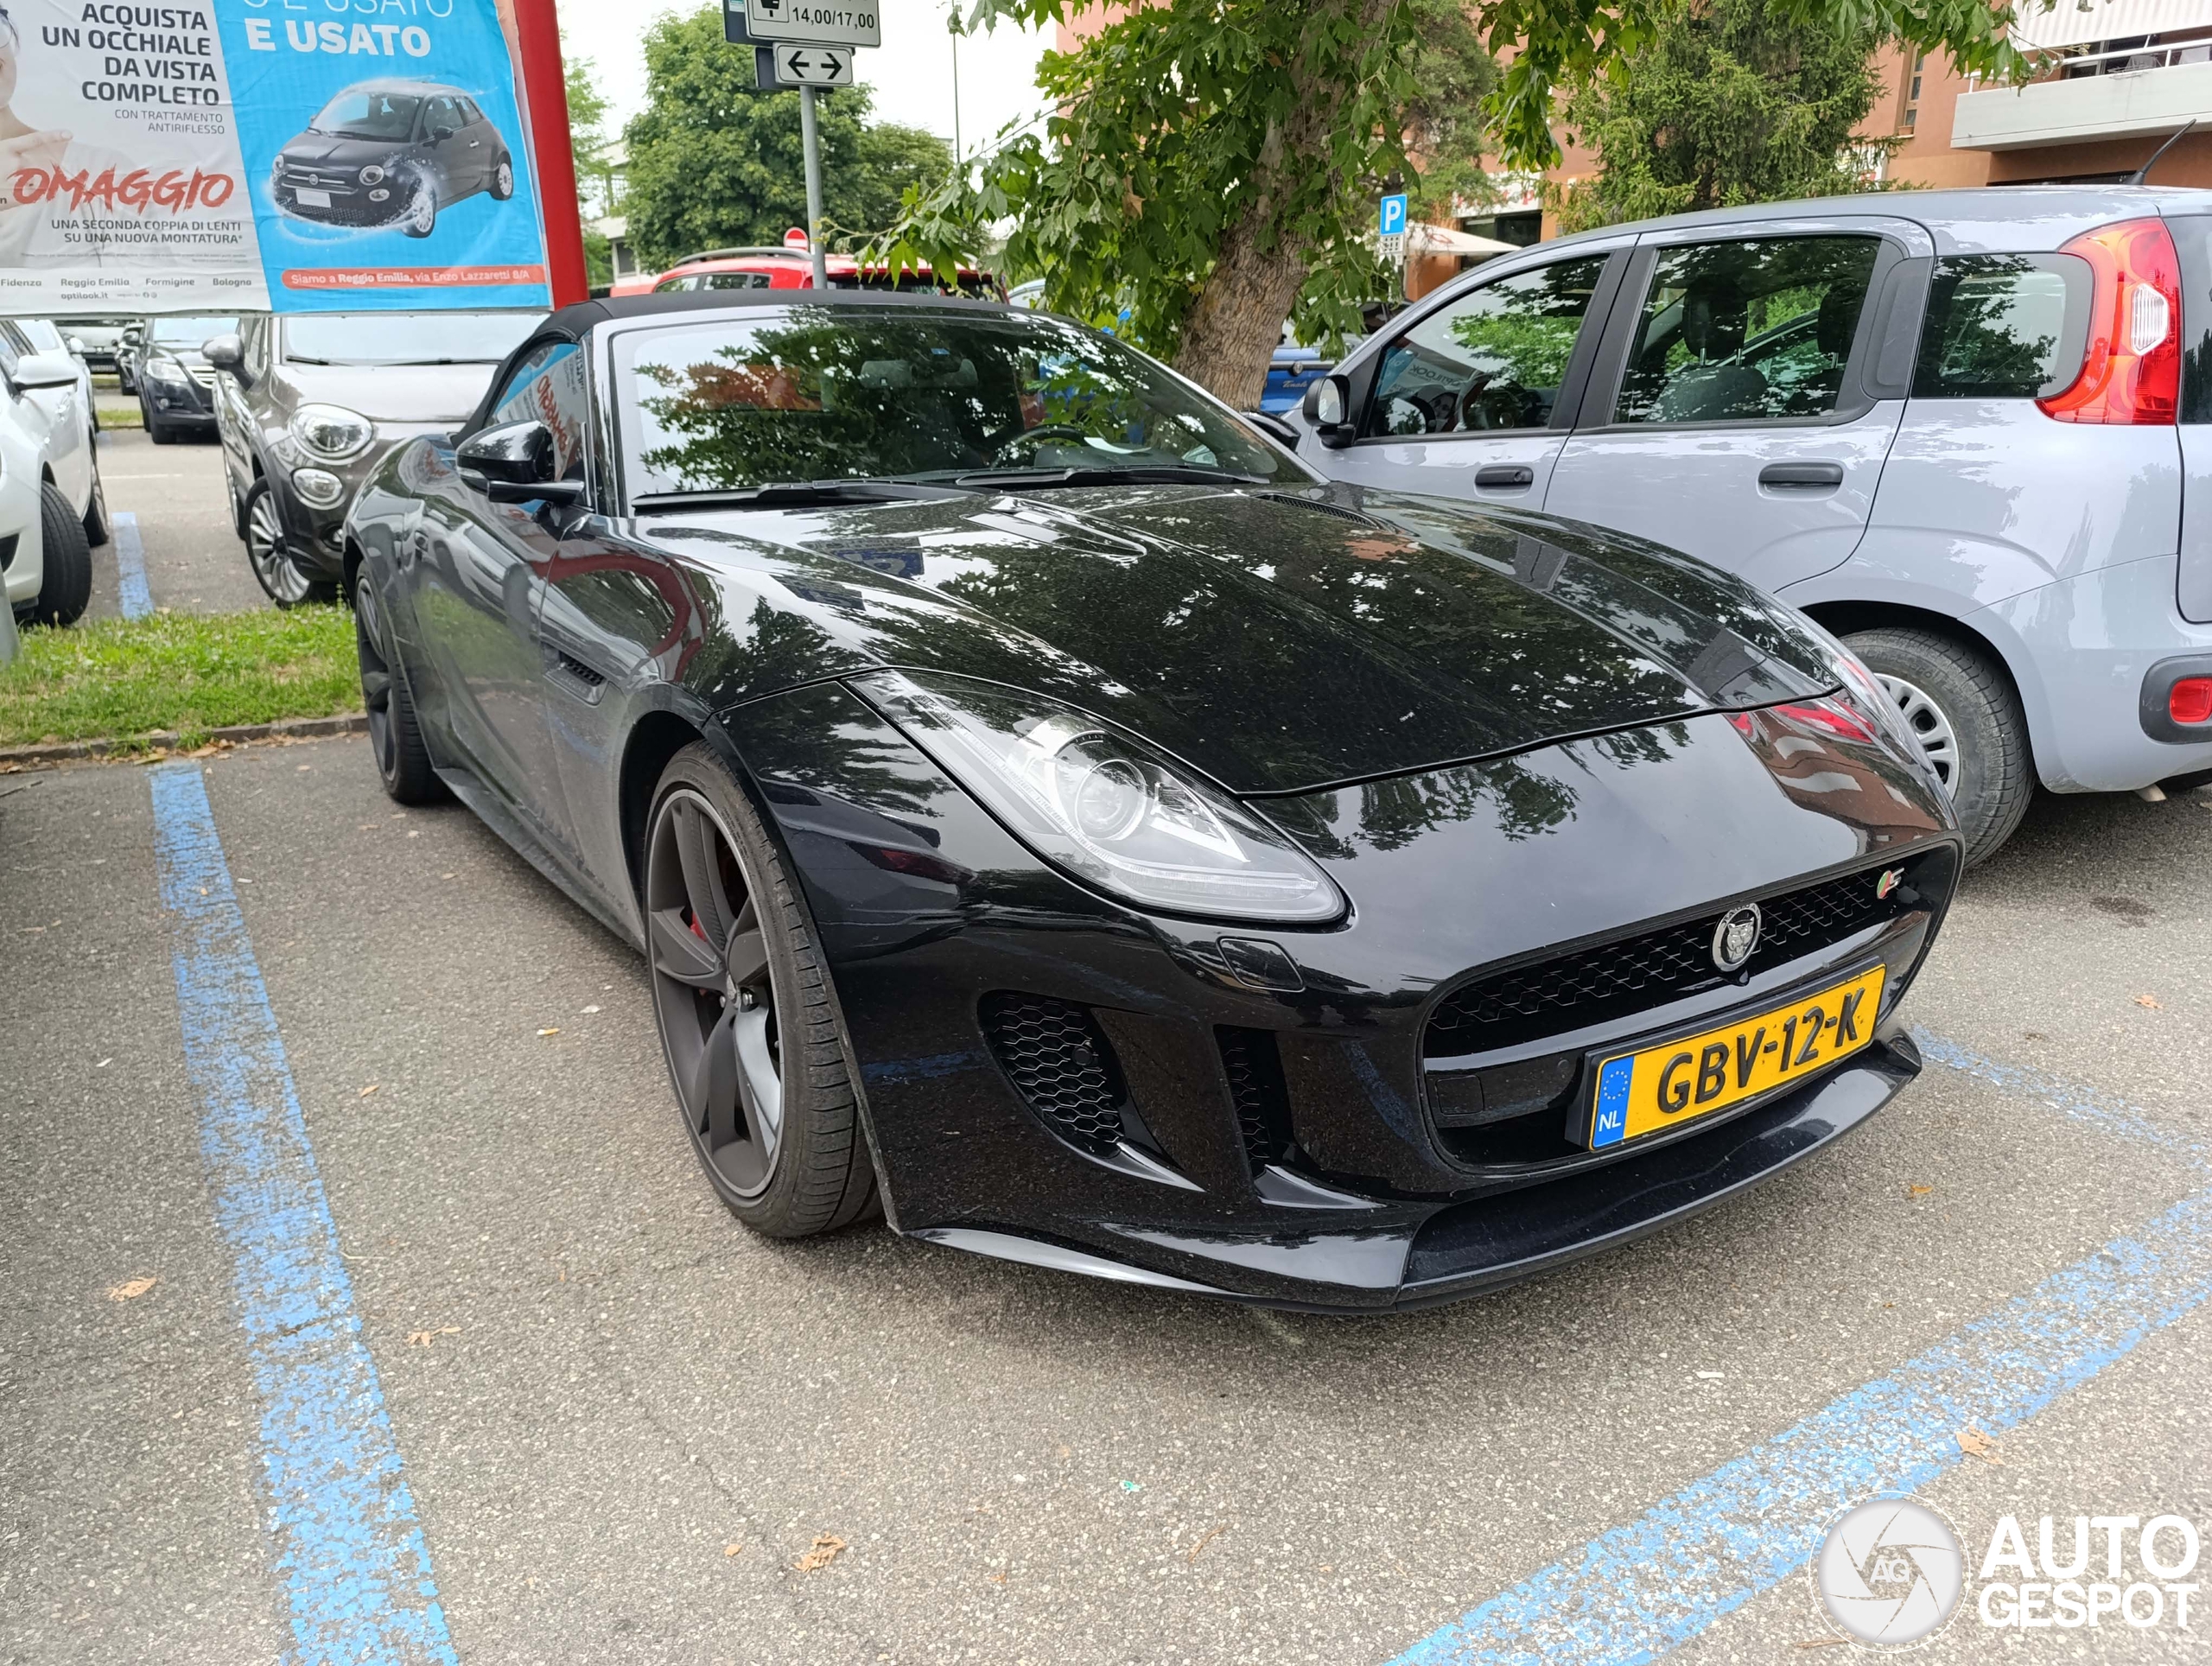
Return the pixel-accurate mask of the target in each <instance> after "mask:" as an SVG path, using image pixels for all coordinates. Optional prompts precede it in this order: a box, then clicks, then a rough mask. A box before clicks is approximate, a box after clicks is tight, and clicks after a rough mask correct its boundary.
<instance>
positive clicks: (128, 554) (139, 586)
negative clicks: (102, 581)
mask: <svg viewBox="0 0 2212 1666" xmlns="http://www.w3.org/2000/svg"><path fill="white" fill-rule="evenodd" d="M108 537H109V541H110V542H111V543H112V544H114V545H115V575H116V589H117V592H118V605H119V606H120V607H122V609H123V616H124V618H125V619H143V618H145V617H146V615H147V614H150V613H152V612H153V611H154V593H153V592H152V591H151V590H149V589H148V588H146V546H145V545H144V544H142V543H141V542H139V538H138V517H137V516H136V515H134V514H133V513H131V512H130V511H129V510H128V509H118V510H114V511H112V512H110V514H109V515H108Z"/></svg>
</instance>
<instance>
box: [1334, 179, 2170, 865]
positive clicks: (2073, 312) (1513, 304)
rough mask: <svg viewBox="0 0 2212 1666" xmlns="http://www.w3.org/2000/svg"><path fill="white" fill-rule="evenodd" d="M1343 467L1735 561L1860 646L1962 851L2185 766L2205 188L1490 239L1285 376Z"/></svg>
mask: <svg viewBox="0 0 2212 1666" xmlns="http://www.w3.org/2000/svg"><path fill="white" fill-rule="evenodd" d="M1298 422H1299V426H1300V430H1301V438H1300V451H1301V453H1302V454H1303V455H1305V456H1306V459H1307V461H1311V462H1313V464H1315V465H1316V466H1318V467H1320V468H1321V469H1323V470H1324V471H1325V472H1326V473H1328V474H1332V475H1333V476H1335V477H1336V478H1338V479H1339V480H1348V481H1352V482H1357V483H1360V484H1364V485H1370V486H1383V487H1389V488H1392V489H1395V490H1401V491H1406V490H1410V491H1415V492H1425V493H1435V494H1437V495H1439V496H1442V497H1449V498H1455V499H1461V500H1463V501H1464V500H1468V499H1471V500H1474V501H1476V502H1479V503H1483V504H1486V505H1491V506H1495V507H1497V509H1499V510H1501V511H1511V510H1514V509H1541V510H1543V511H1545V512H1548V513H1550V514H1554V515H1565V516H1570V517H1573V518H1577V519H1580V520H1585V521H1590V522H1594V523H1596V524H1597V525H1601V526H1607V527H1612V528H1615V529H1618V530H1619V531H1627V532H1632V533H1638V534H1641V535H1643V536H1644V537H1649V538H1652V539H1654V540H1656V541H1657V542H1659V543H1662V544H1670V545H1673V546H1675V548H1678V549H1681V550H1688V551H1689V552H1690V553H1692V554H1694V555H1697V556H1703V557H1704V558H1705V559H1707V560H1708V561H1711V562H1713V563H1717V564H1718V565H1719V566H1722V567H1725V568H1727V569H1730V570H1731V571H1732V572H1736V573H1739V574H1742V575H1745V577H1747V578H1749V579H1751V580H1752V581H1753V582H1756V583H1758V584H1760V585H1762V586H1764V588H1767V589H1769V590H1771V591H1773V592H1775V593H1776V594H1777V595H1780V596H1781V597H1783V599H1784V600H1785V601H1790V602H1793V603H1795V604H1796V606H1797V607H1801V608H1802V609H1804V611H1805V612H1806V613H1808V614H1811V615H1812V617H1813V618H1815V620H1819V621H1820V622H1821V624H1823V625H1825V626H1827V627H1828V628H1829V629H1830V630H1831V631H1833V632H1834V633H1836V634H1837V635H1839V636H1841V637H1842V638H1843V639H1845V640H1846V641H1847V642H1848V643H1849V644H1850V645H1851V646H1852V647H1853V648H1854V649H1856V650H1857V651H1858V652H1859V656H1860V657H1861V658H1864V659H1865V660H1866V663H1867V664H1868V665H1869V666H1871V667H1872V669H1873V671H1875V672H1876V674H1877V675H1878V676H1879V677H1880V678H1881V679H1882V681H1883V684H1885V687H1886V688H1887V689H1888V690H1889V692H1890V693H1891V696H1892V697H1893V698H1895V700H1896V701H1897V704H1898V705H1899V706H1900V708H1902V709H1903V710H1904V715H1905V716H1906V717H1907V719H1908V720H1909V721H1910V723H1911V724H1912V727H1913V728H1914V729H1915V730H1916V732H1917V733H1918V734H1919V735H1920V737H1921V741H1922V743H1923V746H1924V747H1926V749H1927V752H1928V755H1929V760H1930V761H1931V762H1932V763H1933V764H1934V766H1935V767H1936V772H1937V773H1938V774H1939V775H1940V776H1941V778H1942V781H1943V783H1944V785H1945V786H1946V788H1947V789H1948V791H1949V792H1950V794H1951V796H1952V798H1953V801H1954V803H1955V805H1956V808H1957V810H1958V813H1959V818H1960V821H1961V823H1962V825H1963V827H1964V829H1965V831H1966V834H1967V839H1968V842H1969V859H1970V860H1978V859H1980V858H1982V857H1986V856H1987V855H1989V854H1990V853H1991V852H1993V851H1994V850H1995V849H1997V848H1998V847H1999V845H2000V844H2002V843H2004V842H2005V839H2006V838H2007V837H2008V836H2010V835H2011V833H2012V830H2013V829H2014V828H2015V827H2016V826H2017V825H2018V822H2019V819H2020V817H2021V815H2022V813H2023V812H2024V811H2025V810H2026V808H2027V804H2028V800H2029V798H2030V796H2031V793H2032V792H2033V790H2034V787H2035V784H2036V782H2037V780H2040V781H2041V782H2042V783H2043V785H2045V786H2046V787H2049V788H2050V789H2051V790H2052V791H2054V792H2126V791H2143V790H2147V789H2152V788H2156V787H2158V786H2159V785H2160V784H2162V783H2163V784H2164V785H2166V786H2168V787H2171V786H2174V785H2177V783H2194V782H2195V781H2197V780H2202V779H2212V191H2190V190H2168V189H2162V188H2144V187H2126V186H2108V185H2107V186H2088V187H2056V188H2006V189H2002V190H1977V191H1927V192H1916V193H1910V194H1906V193H1885V194H1880V195H1869V196H1863V197H1847V198H1839V199H1835V200H1827V201H1820V202H1797V203H1783V204H1772V203H1769V204H1763V205H1760V206H1758V207H1747V208H1740V209H1726V210H1720V211H1718V212H1715V213H1703V214H1688V215H1681V216H1677V217H1675V218H1673V219H1658V220H1649V221H1646V222H1643V223H1642V224H1638V225H1632V226H1612V227H1609V228H1607V229H1605V230H1604V231H1601V232H1589V233H1586V234H1584V235H1581V236H1579V237H1573V238H1562V239H1560V240H1559V241H1557V242H1554V243H1546V244H1541V245H1536V246H1535V247H1533V248H1530V249H1528V250H1526V251H1521V252H1518V253H1516V254H1513V255H1509V256H1504V257H1502V258H1498V259H1497V260H1495V261H1491V262H1490V263H1488V264H1484V265H1483V266H1481V267H1479V268H1478V269H1477V270H1474V271H1471V272H1470V273H1468V274H1466V275H1465V277H1462V278H1461V279H1459V280H1458V281H1456V282H1454V283H1451V284H1449V285H1447V286H1446V288H1445V289H1442V290H1440V291H1439V292H1438V293H1436V294H1434V295H1432V296H1427V297H1425V298H1424V299H1423V301H1421V302H1420V303H1418V304H1417V305H1416V306H1415V307H1414V308H1412V309H1411V310H1409V311H1408V313H1406V314H1405V315H1402V316H1401V317H1400V318H1398V319H1396V320H1395V321H1393V322H1392V323H1391V325H1390V326H1389V327H1388V328H1387V329H1385V330H1383V332H1381V333H1380V334H1377V335H1376V336H1375V337H1372V338H1370V340H1368V341H1366V342H1365V343H1364V344H1363V345H1362V346H1361V347H1360V348H1359V349H1358V350H1357V351H1356V352H1355V353H1351V355H1350V356H1348V357H1347V359H1345V361H1344V364H1343V365H1342V366H1340V367H1339V368H1338V372H1336V373H1335V374H1334V375H1333V376H1332V377H1331V378H1328V379H1327V380H1325V381H1324V382H1322V383H1320V384H1319V385H1316V386H1315V387H1314V388H1313V389H1312V390H1311V391H1309V392H1308V394H1307V397H1306V402H1305V404H1304V406H1303V408H1302V411H1301V413H1300V417H1299V419H1298Z"/></svg>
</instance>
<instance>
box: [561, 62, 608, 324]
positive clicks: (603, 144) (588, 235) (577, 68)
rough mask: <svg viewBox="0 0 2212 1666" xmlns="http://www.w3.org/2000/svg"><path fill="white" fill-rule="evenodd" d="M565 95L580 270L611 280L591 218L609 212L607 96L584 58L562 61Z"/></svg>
mask: <svg viewBox="0 0 2212 1666" xmlns="http://www.w3.org/2000/svg"><path fill="white" fill-rule="evenodd" d="M562 69H563V79H565V81H566V83H567V91H568V97H569V150H570V152H571V153H572V154H573V155H574V156H575V161H576V212H577V213H578V215H579V216H580V217H581V218H582V220H583V226H584V269H585V273H586V275H587V276H588V277H589V279H590V281H591V282H592V283H594V284H600V283H612V282H613V280H614V257H613V250H612V248H611V247H610V246H609V245H608V242H607V234H606V233H605V232H595V231H594V230H593V229H592V221H594V220H595V219H604V218H605V217H606V216H607V215H609V214H612V213H614V212H615V209H616V207H617V206H618V205H617V204H616V202H615V200H614V168H613V147H612V145H611V143H609V141H608V139H607V99H606V97H605V95H604V94H602V93H601V92H600V90H599V79H598V73H599V66H598V65H597V64H596V63H594V61H593V60H591V59H589V58H569V57H567V56H566V55H565V54H564V55H563V62H562Z"/></svg>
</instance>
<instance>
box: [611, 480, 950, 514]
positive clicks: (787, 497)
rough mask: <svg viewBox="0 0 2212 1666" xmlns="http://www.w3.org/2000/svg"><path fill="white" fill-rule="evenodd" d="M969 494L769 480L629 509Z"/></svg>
mask: <svg viewBox="0 0 2212 1666" xmlns="http://www.w3.org/2000/svg"><path fill="white" fill-rule="evenodd" d="M968 495H969V494H968V493H966V492H964V491H962V490H960V489H959V488H958V487H957V486H931V485H925V483H923V482H922V481H919V480H770V481H769V482H767V483H766V485H764V486H737V487H733V488H732V489H730V490H729V491H727V492H724V491H702V492H648V493H645V494H644V495H643V496H641V497H636V498H632V499H631V500H630V507H631V509H632V511H634V512H637V513H639V514H641V515H655V514H669V513H673V512H680V511H683V510H687V509H804V508H810V507H812V506H816V505H820V504H838V503H898V502H901V501H906V500H911V499H925V498H964V497H966V496H968Z"/></svg>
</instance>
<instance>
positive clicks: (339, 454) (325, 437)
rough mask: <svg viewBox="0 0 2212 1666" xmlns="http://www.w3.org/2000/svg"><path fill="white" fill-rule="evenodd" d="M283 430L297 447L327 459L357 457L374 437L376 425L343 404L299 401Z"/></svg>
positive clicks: (337, 460) (330, 460) (335, 459)
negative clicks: (296, 442)
mask: <svg viewBox="0 0 2212 1666" xmlns="http://www.w3.org/2000/svg"><path fill="white" fill-rule="evenodd" d="M284 430H285V432H286V433H288V434H289V435H290V436H292V437H293V438H294V439H295V440H296V441H298V442H299V444H300V448H301V449H302V450H303V451H305V452H308V454H309V455H313V456H316V457H321V458H322V459H324V460H325V461H328V462H344V461H346V458H348V457H358V456H359V455H361V453H363V452H364V451H365V450H367V449H368V448H369V442H370V441H371V440H372V439H374V438H375V437H376V425H375V424H374V423H371V422H370V421H369V419H368V418H367V417H364V416H362V415H361V413H360V412H359V411H358V410H346V407H345V406H343V405H302V406H301V407H300V408H299V409H298V410H296V411H294V412H293V413H292V420H291V421H290V422H289V423H285V424H284Z"/></svg>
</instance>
